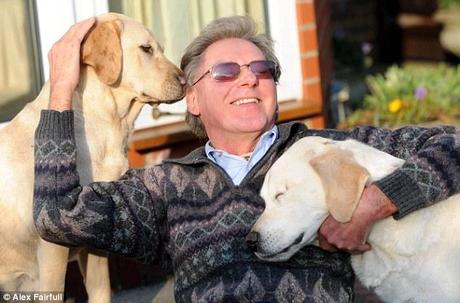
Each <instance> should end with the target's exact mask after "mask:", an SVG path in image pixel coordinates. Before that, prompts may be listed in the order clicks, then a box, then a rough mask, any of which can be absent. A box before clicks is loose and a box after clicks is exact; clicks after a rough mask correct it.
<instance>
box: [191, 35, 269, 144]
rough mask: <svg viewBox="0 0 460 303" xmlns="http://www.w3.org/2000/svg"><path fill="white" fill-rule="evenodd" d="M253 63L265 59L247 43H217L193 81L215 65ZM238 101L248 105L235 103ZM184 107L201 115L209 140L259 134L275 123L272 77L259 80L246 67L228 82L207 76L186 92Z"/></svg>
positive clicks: (240, 41) (237, 41)
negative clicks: (185, 104) (185, 105)
mask: <svg viewBox="0 0 460 303" xmlns="http://www.w3.org/2000/svg"><path fill="white" fill-rule="evenodd" d="M256 60H265V56H264V55H263V53H262V52H261V50H260V49H259V48H258V47H257V46H255V45H254V44H253V43H251V42H249V41H247V40H243V39H237V38H231V39H224V40H220V41H217V42H215V43H213V44H211V45H210V46H209V47H208V48H207V49H206V51H205V52H204V58H203V62H202V64H201V66H200V68H199V70H198V72H197V73H196V78H195V79H194V81H196V80H197V79H198V77H200V76H201V75H202V74H204V73H205V72H206V71H207V70H209V69H210V68H211V67H213V66H214V65H216V64H219V63H226V62H236V63H238V64H239V65H244V64H248V63H250V62H252V61H256ZM238 100H244V101H245V102H248V103H242V102H241V101H240V102H236V101H238ZM187 107H188V110H189V112H191V113H192V114H194V115H199V116H200V118H201V120H202V122H203V124H204V126H205V128H206V132H207V134H208V136H209V138H210V139H211V141H212V138H216V136H217V137H220V138H223V137H224V136H226V137H227V138H231V137H232V134H233V135H235V134H236V135H242V134H262V133H263V132H265V131H267V130H269V129H270V128H271V127H272V126H273V125H274V123H275V118H276V115H275V113H276V111H277V100H276V86H275V82H274V80H273V79H272V78H271V77H259V78H258V77H257V76H256V75H254V74H253V73H252V72H251V71H250V70H249V68H248V67H242V68H241V70H240V74H239V76H238V77H237V78H236V79H235V80H231V81H217V80H215V79H213V78H212V77H211V75H210V74H209V73H208V74H207V75H205V76H204V77H203V79H201V80H200V81H198V82H197V83H196V84H195V85H194V86H193V87H191V88H190V89H189V91H188V93H187Z"/></svg>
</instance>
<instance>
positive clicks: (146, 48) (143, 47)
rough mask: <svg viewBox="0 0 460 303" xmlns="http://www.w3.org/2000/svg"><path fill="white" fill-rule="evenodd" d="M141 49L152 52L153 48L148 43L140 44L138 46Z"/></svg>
mask: <svg viewBox="0 0 460 303" xmlns="http://www.w3.org/2000/svg"><path fill="white" fill-rule="evenodd" d="M139 47H140V48H141V49H142V51H144V52H145V53H148V54H153V48H152V46H151V45H150V44H143V45H141V46H139Z"/></svg>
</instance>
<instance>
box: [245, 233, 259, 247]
mask: <svg viewBox="0 0 460 303" xmlns="http://www.w3.org/2000/svg"><path fill="white" fill-rule="evenodd" d="M245 240H246V244H247V245H248V247H249V248H250V249H251V250H252V251H255V250H256V249H257V242H258V241H259V233H258V232H255V231H251V232H249V234H248V235H247V236H246V239H245Z"/></svg>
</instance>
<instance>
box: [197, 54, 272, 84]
mask: <svg viewBox="0 0 460 303" xmlns="http://www.w3.org/2000/svg"><path fill="white" fill-rule="evenodd" d="M243 66H247V67H248V68H249V70H250V71H251V72H252V73H253V74H254V75H255V76H256V77H257V78H259V79H269V78H272V79H276V75H277V66H276V63H275V62H273V61H270V60H258V61H252V62H249V63H248V64H243V65H239V64H238V63H235V62H226V63H219V64H216V65H214V66H213V67H211V69H209V70H208V71H207V72H205V73H204V74H203V75H201V77H199V78H198V80H196V81H195V82H193V84H192V86H193V85H195V84H197V83H198V81H200V80H201V79H203V78H204V76H206V75H207V74H210V75H211V77H212V78H213V79H214V80H216V81H232V80H235V79H236V78H238V76H239V74H240V71H241V68H242V67H243Z"/></svg>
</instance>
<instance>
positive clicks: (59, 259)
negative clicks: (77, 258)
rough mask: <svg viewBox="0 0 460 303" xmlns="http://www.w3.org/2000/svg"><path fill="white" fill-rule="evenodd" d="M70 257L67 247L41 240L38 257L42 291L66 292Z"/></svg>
mask: <svg viewBox="0 0 460 303" xmlns="http://www.w3.org/2000/svg"><path fill="white" fill-rule="evenodd" d="M68 258H69V249H68V248H67V247H64V246H60V245H57V244H53V243H50V242H47V241H45V240H43V239H40V240H39V244H38V250H37V259H38V271H39V277H40V278H39V279H40V284H39V287H40V291H43V292H50V291H52V292H59V293H63V292H64V285H65V274H66V270H67V260H68Z"/></svg>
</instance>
